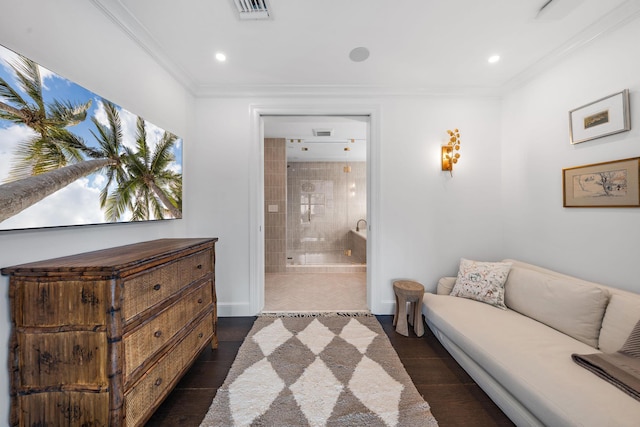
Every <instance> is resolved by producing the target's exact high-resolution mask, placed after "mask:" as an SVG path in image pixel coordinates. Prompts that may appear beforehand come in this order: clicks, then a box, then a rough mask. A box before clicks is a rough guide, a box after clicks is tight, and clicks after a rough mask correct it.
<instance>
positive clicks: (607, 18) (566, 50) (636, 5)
mask: <svg viewBox="0 0 640 427" xmlns="http://www.w3.org/2000/svg"><path fill="white" fill-rule="evenodd" d="M638 17H640V1H638V0H627V1H626V2H624V3H622V4H620V6H618V7H617V8H615V9H613V10H612V11H611V12H609V13H608V14H606V15H604V16H603V17H602V18H600V19H599V20H597V21H596V22H594V23H593V24H592V25H590V26H589V27H587V28H585V29H584V30H582V31H581V32H579V33H578V34H576V35H575V36H574V37H572V38H571V39H569V40H567V42H565V43H563V44H562V45H560V46H558V47H557V48H556V49H554V50H553V51H551V52H550V53H549V54H547V55H545V56H544V57H542V58H541V59H540V60H538V61H537V62H536V63H534V64H533V65H531V66H529V67H527V68H526V69H525V70H524V71H522V72H521V73H520V74H517V75H516V76H515V77H513V78H512V79H510V80H508V81H507V82H506V83H505V84H504V85H502V87H501V90H500V91H501V93H502V94H503V95H504V94H505V93H508V92H510V91H512V90H514V89H517V88H519V87H521V86H523V85H525V84H526V83H527V82H529V81H530V80H532V79H533V78H535V77H536V76H538V75H540V74H542V73H543V72H545V71H546V70H548V69H550V68H551V67H552V66H554V65H556V64H558V63H559V62H560V61H562V60H563V59H564V58H566V57H568V56H569V55H571V54H573V53H574V52H577V51H578V50H580V49H582V48H584V47H585V46H587V45H589V44H591V43H593V42H594V41H596V40H598V39H600V38H601V37H602V36H604V35H606V34H608V33H610V32H613V31H615V30H617V29H618V28H621V27H624V26H625V25H627V24H628V23H630V22H632V21H634V20H635V19H637V18H638Z"/></svg>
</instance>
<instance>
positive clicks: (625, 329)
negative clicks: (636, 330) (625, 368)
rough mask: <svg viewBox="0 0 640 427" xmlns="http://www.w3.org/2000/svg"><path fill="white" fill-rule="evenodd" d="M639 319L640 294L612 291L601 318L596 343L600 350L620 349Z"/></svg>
mask: <svg viewBox="0 0 640 427" xmlns="http://www.w3.org/2000/svg"><path fill="white" fill-rule="evenodd" d="M639 320H640V295H637V296H634V295H627V294H618V293H614V294H613V295H612V296H611V300H610V301H609V305H608V306H607V310H606V312H605V314H604V319H603V320H602V329H601V330H600V341H599V343H598V345H599V348H600V350H602V351H603V352H604V353H614V352H616V351H618V350H620V348H621V347H622V346H623V345H624V342H625V340H626V339H627V337H628V336H629V334H630V333H631V331H632V330H633V327H634V325H635V324H636V323H638V321H639Z"/></svg>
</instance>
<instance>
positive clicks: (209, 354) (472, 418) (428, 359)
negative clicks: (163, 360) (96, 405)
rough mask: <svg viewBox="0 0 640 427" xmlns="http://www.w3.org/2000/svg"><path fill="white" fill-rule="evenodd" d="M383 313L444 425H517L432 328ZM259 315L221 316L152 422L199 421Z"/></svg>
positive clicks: (406, 363)
mask: <svg viewBox="0 0 640 427" xmlns="http://www.w3.org/2000/svg"><path fill="white" fill-rule="evenodd" d="M377 318H378V320H379V321H380V323H381V324H382V327H383V329H384V331H385V332H386V333H387V336H388V337H389V340H390V341H391V344H392V345H393V347H394V348H395V350H396V352H397V353H398V356H400V360H402V363H403V364H404V366H405V368H406V370H407V372H408V373H409V375H410V376H411V379H412V380H413V383H414V384H415V386H416V388H417V389H418V391H419V392H420V393H421V394H422V395H423V396H424V399H425V400H426V401H427V402H429V405H430V406H431V412H432V413H433V415H434V416H435V417H436V419H437V420H438V423H439V425H440V427H447V426H456V427H457V426H478V427H481V426H513V423H511V421H509V419H508V418H507V417H506V416H505V415H504V414H503V413H502V411H500V409H499V408H498V407H497V406H496V405H495V404H494V403H493V402H492V401H491V400H490V399H489V398H488V397H487V395H486V394H485V393H484V392H483V391H482V389H480V387H479V386H478V385H477V384H475V382H474V381H473V380H472V379H471V377H469V375H467V373H466V372H465V371H464V370H463V369H462V368H461V367H460V366H459V365H458V364H457V363H456V361H455V360H454V359H453V358H452V357H451V356H450V355H449V353H448V352H447V351H446V350H445V349H444V347H442V345H441V344H440V342H439V341H438V340H437V339H436V338H435V336H434V335H433V334H432V333H431V331H430V330H429V328H425V329H426V333H425V335H424V336H422V337H420V338H418V337H416V336H415V335H414V334H413V331H411V332H410V335H409V336H408V337H404V336H402V335H399V334H397V333H396V332H395V330H394V328H393V325H392V323H393V316H377ZM254 320H255V318H254V317H225V318H220V319H219V322H218V339H219V341H220V345H219V347H218V349H217V350H211V348H207V349H206V350H204V351H203V353H202V354H201V355H200V357H199V358H198V360H197V361H196V362H195V363H194V365H193V367H192V368H191V369H190V370H189V372H187V374H186V375H185V377H184V378H183V379H182V380H181V381H180V383H179V384H178V385H177V386H176V388H175V389H174V391H173V392H172V393H171V394H170V395H169V396H168V397H167V399H166V400H165V401H164V403H163V404H162V405H161V406H160V408H158V410H157V411H156V413H155V414H154V415H153V417H152V418H151V419H150V420H149V422H148V423H147V426H153V427H156V426H159V427H163V426H171V427H175V426H184V427H190V426H196V427H197V426H199V425H200V422H201V420H202V419H203V418H204V416H205V414H206V413H207V410H208V409H209V406H210V405H211V401H212V400H213V397H214V396H215V394H216V390H217V389H218V387H220V386H221V385H222V383H223V382H224V379H225V377H226V375H227V372H228V371H229V369H230V368H231V364H232V363H233V360H234V358H235V356H236V353H237V352H238V349H239V348H240V345H241V344H242V341H243V340H244V338H245V336H246V335H247V333H248V332H249V330H250V329H251V326H252V325H253V321H254Z"/></svg>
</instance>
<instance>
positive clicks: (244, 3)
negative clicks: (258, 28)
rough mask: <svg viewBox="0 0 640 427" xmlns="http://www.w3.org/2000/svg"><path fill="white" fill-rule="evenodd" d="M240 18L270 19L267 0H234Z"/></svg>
mask: <svg viewBox="0 0 640 427" xmlns="http://www.w3.org/2000/svg"><path fill="white" fill-rule="evenodd" d="M233 3H234V4H235V5H236V9H238V16H239V17H240V19H269V15H270V12H269V2H268V1H267V0H233Z"/></svg>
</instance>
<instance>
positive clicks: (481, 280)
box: [450, 258, 511, 310]
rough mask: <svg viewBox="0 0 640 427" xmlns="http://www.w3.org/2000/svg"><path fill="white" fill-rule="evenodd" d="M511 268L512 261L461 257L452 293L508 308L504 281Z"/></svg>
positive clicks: (455, 295) (504, 308)
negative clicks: (475, 259) (487, 260)
mask: <svg viewBox="0 0 640 427" xmlns="http://www.w3.org/2000/svg"><path fill="white" fill-rule="evenodd" d="M510 269H511V263H510V262H480V261H471V260H468V259H464V258H461V259H460V268H459V270H458V277H457V278H456V283H455V285H454V286H453V290H452V291H451V294H450V295H452V296H454V297H462V298H469V299H472V300H476V301H480V302H484V303H487V304H490V305H493V306H494V307H498V308H501V309H503V310H506V309H507V307H506V306H505V305H504V283H505V282H506V281H507V277H508V276H509V270H510Z"/></svg>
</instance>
